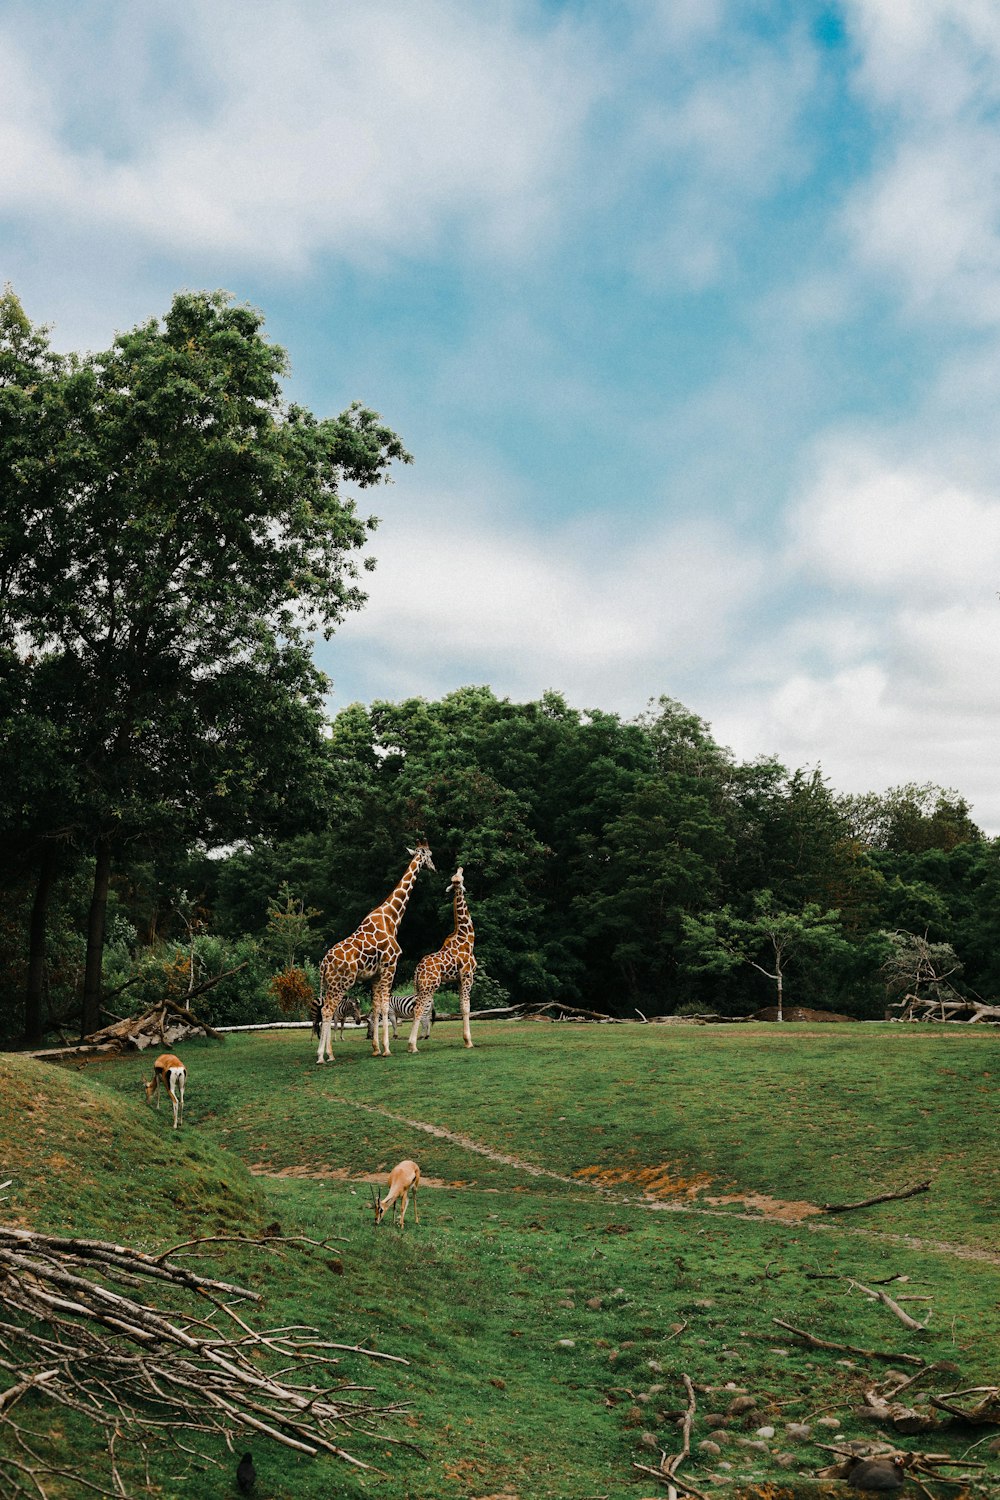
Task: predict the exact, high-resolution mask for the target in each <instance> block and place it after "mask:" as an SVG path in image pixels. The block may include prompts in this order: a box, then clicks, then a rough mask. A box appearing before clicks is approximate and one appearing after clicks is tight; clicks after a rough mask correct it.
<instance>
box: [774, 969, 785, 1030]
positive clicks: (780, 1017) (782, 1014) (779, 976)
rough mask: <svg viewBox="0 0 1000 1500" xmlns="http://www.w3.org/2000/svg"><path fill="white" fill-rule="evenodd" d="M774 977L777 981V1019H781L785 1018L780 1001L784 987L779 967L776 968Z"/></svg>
mask: <svg viewBox="0 0 1000 1500" xmlns="http://www.w3.org/2000/svg"><path fill="white" fill-rule="evenodd" d="M774 977H775V979H776V980H777V981H778V1020H779V1021H783V1020H784V1019H785V1016H784V1012H783V1011H782V1009H781V1001H782V994H783V988H784V987H783V983H782V978H781V970H780V969H779V970H778V972H777V974H775V976H774Z"/></svg>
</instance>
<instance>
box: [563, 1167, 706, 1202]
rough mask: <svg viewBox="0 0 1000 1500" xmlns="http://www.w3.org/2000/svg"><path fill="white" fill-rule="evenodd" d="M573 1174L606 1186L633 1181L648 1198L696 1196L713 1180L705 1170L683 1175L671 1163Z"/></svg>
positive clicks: (592, 1170)
mask: <svg viewBox="0 0 1000 1500" xmlns="http://www.w3.org/2000/svg"><path fill="white" fill-rule="evenodd" d="M573 1175H574V1177H578V1178H581V1179H582V1180H583V1181H584V1182H593V1183H596V1184H598V1185H599V1186H600V1187H605V1188H613V1187H621V1186H622V1184H623V1183H635V1184H636V1186H637V1187H641V1188H642V1191H643V1192H644V1193H646V1194H647V1195H648V1196H649V1197H650V1198H678V1197H684V1198H696V1197H697V1196H698V1194H699V1193H701V1192H703V1191H704V1190H705V1188H707V1187H708V1186H709V1185H710V1184H711V1182H712V1178H711V1177H710V1176H709V1174H708V1173H707V1172H696V1173H694V1175H693V1176H688V1177H684V1176H682V1175H681V1174H680V1173H679V1172H678V1171H677V1170H676V1167H675V1165H674V1163H673V1162H663V1164H662V1165H661V1166H659V1167H581V1168H580V1170H579V1171H578V1172H574V1174H573ZM712 1201H715V1200H712ZM719 1201H720V1202H721V1201H722V1200H719Z"/></svg>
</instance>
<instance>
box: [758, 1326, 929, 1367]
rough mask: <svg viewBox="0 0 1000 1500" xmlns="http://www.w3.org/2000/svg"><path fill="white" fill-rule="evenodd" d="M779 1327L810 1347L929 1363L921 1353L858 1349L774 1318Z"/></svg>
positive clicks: (909, 1362) (893, 1361) (875, 1357)
mask: <svg viewBox="0 0 1000 1500" xmlns="http://www.w3.org/2000/svg"><path fill="white" fill-rule="evenodd" d="M771 1322H772V1323H776V1324H777V1325H778V1327H779V1328H784V1329H787V1331H788V1332H789V1333H794V1334H795V1336H796V1338H800V1339H802V1340H803V1342H804V1343H806V1344H808V1346H809V1348H810V1349H833V1350H835V1351H836V1352H837V1353H838V1354H857V1355H858V1356H859V1357H860V1358H861V1359H884V1360H887V1361H888V1362H889V1363H890V1364H905V1365H920V1366H921V1367H923V1366H925V1365H926V1364H927V1360H925V1359H922V1358H921V1356H920V1355H919V1354H897V1353H892V1352H888V1351H886V1350H884V1349H857V1348H855V1346H854V1345H853V1344H834V1343H831V1342H830V1340H829V1339H821V1338H817V1337H816V1335H815V1334H814V1333H807V1332H806V1330H805V1329H804V1328H795V1327H794V1326H793V1325H792V1324H791V1323H786V1322H785V1321H784V1319H783V1318H772V1319H771Z"/></svg>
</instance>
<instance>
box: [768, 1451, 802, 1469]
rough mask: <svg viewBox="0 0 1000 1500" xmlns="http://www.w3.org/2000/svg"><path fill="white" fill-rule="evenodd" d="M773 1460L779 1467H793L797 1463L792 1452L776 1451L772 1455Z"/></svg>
mask: <svg viewBox="0 0 1000 1500" xmlns="http://www.w3.org/2000/svg"><path fill="white" fill-rule="evenodd" d="M774 1461H775V1463H776V1464H777V1465H778V1467H779V1469H793V1468H794V1467H795V1465H796V1464H797V1463H798V1459H797V1458H796V1457H795V1454H794V1453H776V1454H775V1455H774Z"/></svg>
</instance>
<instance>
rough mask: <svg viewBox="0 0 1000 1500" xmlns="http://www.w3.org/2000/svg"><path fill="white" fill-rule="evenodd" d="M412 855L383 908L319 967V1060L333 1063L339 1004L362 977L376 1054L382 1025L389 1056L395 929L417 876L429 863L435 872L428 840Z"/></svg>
mask: <svg viewBox="0 0 1000 1500" xmlns="http://www.w3.org/2000/svg"><path fill="white" fill-rule="evenodd" d="M410 853H411V855H412V858H411V860H410V863H409V864H408V865H407V867H406V870H405V871H404V873H403V878H402V879H401V880H400V882H399V884H398V885H397V886H396V888H395V889H394V890H393V891H391V892H390V894H389V895H388V896H387V897H386V899H385V900H384V901H383V902H382V905H381V906H376V908H375V910H374V911H371V912H369V913H368V915H367V917H365V920H364V921H363V922H362V923H361V926H360V927H359V928H357V930H356V931H355V932H352V933H351V935H350V937H346V938H342V939H341V941H340V942H339V943H334V945H333V947H332V948H331V949H330V950H329V952H328V953H327V954H326V956H325V957H324V959H323V961H322V963H321V964H320V966H319V1005H320V1013H321V1015H322V1021H321V1023H320V1034H319V1053H318V1056H317V1058H316V1061H317V1062H320V1063H322V1062H326V1061H327V1059H329V1060H330V1062H332V1061H333V1047H332V1046H331V1042H330V1036H331V1032H332V1031H333V1020H334V1015H335V1014H336V1011H337V1008H338V1006H339V1005H340V1003H341V1001H342V1000H343V999H344V997H345V996H346V994H347V992H348V990H349V989H350V988H351V986H352V985H354V984H356V983H357V982H358V980H359V979H370V980H372V1016H373V1017H374V1021H375V1031H374V1036H373V1039H372V1053H373V1055H374V1056H375V1057H378V1056H379V1051H380V1049H379V1025H380V1024H381V1027H382V1040H383V1043H384V1046H383V1049H382V1051H383V1052H384V1055H385V1056H386V1057H388V1056H389V995H390V992H391V990H392V981H393V978H394V977H395V973H396V964H397V963H398V962H399V955H400V952H401V951H402V950H401V949H400V946H399V944H398V943H397V941H396V929H397V928H398V926H399V924H400V922H401V921H402V918H403V913H404V912H405V910H406V903H407V901H409V899H410V892H411V891H412V889H413V887H414V884H415V883H416V879H417V876H418V875H419V874H420V871H421V870H422V869H423V868H424V866H425V865H426V866H427V868H428V869H429V870H433V868H434V862H433V860H432V859H431V851H430V848H429V847H428V845H427V844H426V843H420V844H418V845H417V847H416V849H412V850H411V851H410Z"/></svg>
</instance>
